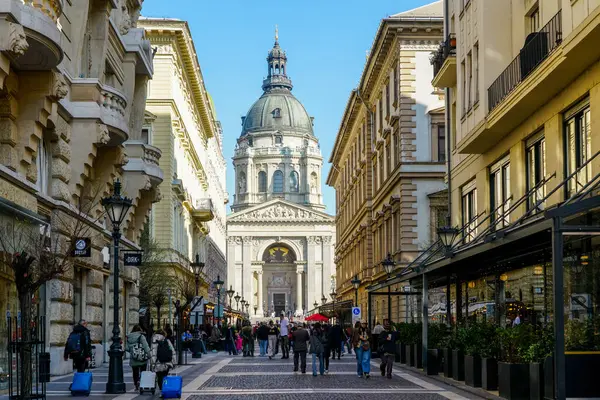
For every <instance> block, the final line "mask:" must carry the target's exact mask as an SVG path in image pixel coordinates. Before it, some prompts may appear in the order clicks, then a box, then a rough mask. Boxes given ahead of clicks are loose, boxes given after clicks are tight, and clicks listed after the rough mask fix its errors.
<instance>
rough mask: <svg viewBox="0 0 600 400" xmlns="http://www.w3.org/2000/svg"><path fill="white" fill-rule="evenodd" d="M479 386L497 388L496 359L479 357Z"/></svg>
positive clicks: (486, 388) (487, 388)
mask: <svg viewBox="0 0 600 400" xmlns="http://www.w3.org/2000/svg"><path fill="white" fill-rule="evenodd" d="M481 387H482V388H484V389H485V390H498V361H497V360H496V359H495V358H482V359H481Z"/></svg>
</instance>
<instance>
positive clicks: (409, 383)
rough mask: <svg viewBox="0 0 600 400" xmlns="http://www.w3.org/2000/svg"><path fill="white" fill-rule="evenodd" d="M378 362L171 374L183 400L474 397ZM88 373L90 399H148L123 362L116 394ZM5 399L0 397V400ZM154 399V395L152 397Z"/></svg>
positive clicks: (204, 363)
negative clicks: (387, 374)
mask: <svg viewBox="0 0 600 400" xmlns="http://www.w3.org/2000/svg"><path fill="white" fill-rule="evenodd" d="M378 362H379V360H377V359H375V360H373V361H372V369H371V378H370V379H368V380H367V379H363V378H359V377H357V375H356V362H355V359H354V357H353V356H347V355H346V356H345V357H342V358H341V360H337V359H336V360H331V361H330V368H329V373H328V374H327V375H324V376H316V377H315V376H313V375H312V364H311V358H310V357H309V358H308V359H307V371H306V374H301V373H294V372H293V355H292V356H291V357H290V359H289V360H281V359H280V355H277V356H276V358H274V359H273V360H269V359H268V358H267V357H258V356H256V357H253V358H250V357H248V358H245V357H242V356H241V355H240V356H229V355H227V354H225V353H218V354H215V353H210V354H208V355H205V356H203V357H202V358H201V359H191V358H189V359H188V365H184V366H178V367H177V368H176V370H175V372H177V373H178V374H179V375H181V376H182V378H183V386H184V387H183V397H182V399H185V400H204V399H213V398H216V399H219V400H234V399H239V400H262V399H265V400H279V399H281V400H321V399H323V400H325V399H328V400H338V399H339V400H342V399H343V400H354V399H356V400H358V399H369V400H384V399H385V400H389V399H423V400H425V399H432V400H434V399H475V398H477V397H476V396H474V395H472V394H471V393H466V392H462V391H460V390H459V389H456V388H454V387H451V386H447V385H445V384H443V383H440V382H437V381H433V380H430V379H428V378H427V377H424V376H422V375H419V374H417V373H415V372H412V371H410V372H409V371H407V370H405V369H403V368H400V367H398V368H394V376H393V378H392V379H386V378H384V377H382V376H381V375H380V374H379V368H378ZM92 371H93V375H94V383H93V387H92V393H91V397H92V398H95V399H116V400H132V399H136V400H142V399H151V398H152V395H151V394H150V393H148V394H144V395H140V394H139V393H136V392H134V391H133V380H132V374H131V368H130V367H129V365H128V362H127V361H125V382H126V384H127V389H128V392H127V393H126V394H123V395H120V396H112V395H106V394H105V393H104V390H105V387H106V381H107V379H108V367H107V365H104V366H102V367H100V368H96V369H94V370H92ZM71 380H72V375H67V376H63V377H56V378H53V379H52V382H51V383H49V384H48V389H47V393H48V397H49V398H52V399H61V398H64V399H68V398H71V396H70V393H69V391H68V389H69V384H70V383H71ZM5 398H6V396H0V400H4V399H5ZM155 398H158V391H157V394H156V395H155Z"/></svg>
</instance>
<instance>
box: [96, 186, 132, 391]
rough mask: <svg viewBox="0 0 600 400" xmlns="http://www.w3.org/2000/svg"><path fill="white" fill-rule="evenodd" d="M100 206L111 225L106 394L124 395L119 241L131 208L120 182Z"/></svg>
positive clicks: (129, 200)
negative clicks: (110, 313)
mask: <svg viewBox="0 0 600 400" xmlns="http://www.w3.org/2000/svg"><path fill="white" fill-rule="evenodd" d="M101 203H102V206H103V207H104V209H105V210H106V214H107V215H108V218H109V219H110V222H111V223H112V228H113V230H112V238H113V265H114V269H113V296H114V298H113V330H112V334H113V336H112V344H111V346H110V350H108V356H109V364H108V382H107V383H106V393H107V394H120V393H125V381H124V379H123V348H122V346H121V337H120V336H119V335H120V334H121V330H120V329H119V240H120V239H121V223H122V222H123V220H124V219H125V216H126V215H127V211H128V210H129V208H130V207H131V199H129V198H127V197H123V196H121V182H119V180H118V179H117V180H116V181H115V182H114V184H113V194H112V196H110V197H104V198H103V199H102V200H101Z"/></svg>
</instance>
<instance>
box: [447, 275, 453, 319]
mask: <svg viewBox="0 0 600 400" xmlns="http://www.w3.org/2000/svg"><path fill="white" fill-rule="evenodd" d="M451 282H452V280H451V277H450V275H448V280H447V281H446V325H448V326H452V298H451V296H450V294H451V292H452V285H451Z"/></svg>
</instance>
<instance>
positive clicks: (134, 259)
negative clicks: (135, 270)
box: [123, 252, 142, 267]
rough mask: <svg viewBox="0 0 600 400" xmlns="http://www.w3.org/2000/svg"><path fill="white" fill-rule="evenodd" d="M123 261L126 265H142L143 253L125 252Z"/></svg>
mask: <svg viewBox="0 0 600 400" xmlns="http://www.w3.org/2000/svg"><path fill="white" fill-rule="evenodd" d="M123 262H124V264H125V265H126V266H132V267H140V266H141V265H142V253H140V252H135V253H133V252H132V253H124V254H123Z"/></svg>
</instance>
